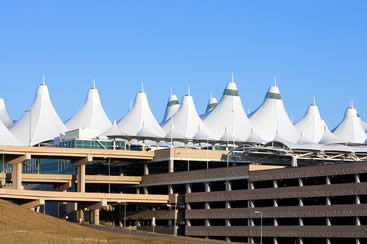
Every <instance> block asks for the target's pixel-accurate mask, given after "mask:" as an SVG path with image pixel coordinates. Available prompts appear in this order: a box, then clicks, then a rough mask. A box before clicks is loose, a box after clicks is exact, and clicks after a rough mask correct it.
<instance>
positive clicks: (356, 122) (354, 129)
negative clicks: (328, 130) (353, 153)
mask: <svg viewBox="0 0 367 244" xmlns="http://www.w3.org/2000/svg"><path fill="white" fill-rule="evenodd" d="M334 135H336V136H337V137H339V138H340V139H342V140H343V142H345V143H364V142H365V140H366V138H367V134H366V132H365V130H364V129H363V127H362V124H361V119H360V117H359V115H358V112H357V110H356V109H355V108H353V107H349V108H347V110H346V111H345V114H344V119H343V121H342V122H341V123H340V124H339V125H338V126H337V127H336V129H335V130H334Z"/></svg>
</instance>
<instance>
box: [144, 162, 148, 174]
mask: <svg viewBox="0 0 367 244" xmlns="http://www.w3.org/2000/svg"><path fill="white" fill-rule="evenodd" d="M144 175H149V166H148V164H147V163H146V164H144Z"/></svg>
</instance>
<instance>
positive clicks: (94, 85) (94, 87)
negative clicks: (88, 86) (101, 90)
mask: <svg viewBox="0 0 367 244" xmlns="http://www.w3.org/2000/svg"><path fill="white" fill-rule="evenodd" d="M93 89H96V80H93Z"/></svg>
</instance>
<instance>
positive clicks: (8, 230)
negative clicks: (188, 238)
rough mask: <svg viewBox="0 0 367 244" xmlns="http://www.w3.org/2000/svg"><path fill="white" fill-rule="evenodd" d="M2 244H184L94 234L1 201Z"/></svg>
mask: <svg viewBox="0 0 367 244" xmlns="http://www.w3.org/2000/svg"><path fill="white" fill-rule="evenodd" d="M0 243H26V244H33V243H34V244H36V243H37V244H39V243H73V244H74V243H85V244H87V243H88V244H89V243H93V244H94V243H95V244H97V243H106V244H107V243H114V244H115V243H121V244H125V243H126V244H147V243H149V244H168V243H176V244H179V243H184V242H181V241H169V242H168V241H161V240H154V239H153V240H152V239H147V238H142V237H136V236H128V235H121V234H115V233H110V232H104V231H98V230H93V229H90V228H87V227H84V226H80V225H78V224H74V223H70V222H67V221H65V220H61V219H57V218H54V217H51V216H48V215H45V214H42V213H35V212H32V211H30V210H29V209H25V208H23V207H21V206H18V205H16V204H13V203H10V202H8V201H5V200H1V199H0Z"/></svg>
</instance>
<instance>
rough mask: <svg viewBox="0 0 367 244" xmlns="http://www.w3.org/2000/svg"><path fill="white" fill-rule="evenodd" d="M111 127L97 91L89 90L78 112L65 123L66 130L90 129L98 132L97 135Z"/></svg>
mask: <svg viewBox="0 0 367 244" xmlns="http://www.w3.org/2000/svg"><path fill="white" fill-rule="evenodd" d="M111 126H112V123H111V121H110V120H109V119H108V117H107V115H106V113H105V111H104V109H103V107H102V104H101V100H100V98H99V94H98V90H97V89H96V88H91V89H89V91H88V96H87V99H86V100H85V103H84V104H83V106H82V107H81V108H80V110H79V111H78V112H77V113H76V114H75V115H74V116H73V117H72V118H71V119H70V120H69V121H67V122H66V127H67V128H68V130H74V129H78V128H92V129H96V130H98V132H99V133H98V134H100V133H102V132H104V131H106V130H107V129H109V128H110V127H111Z"/></svg>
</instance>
